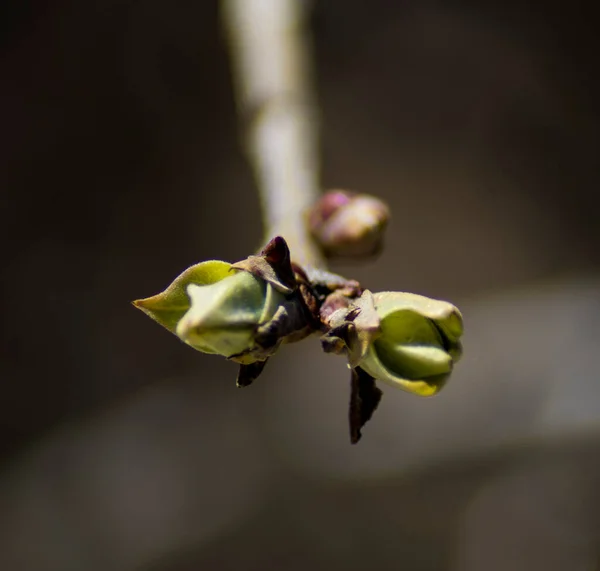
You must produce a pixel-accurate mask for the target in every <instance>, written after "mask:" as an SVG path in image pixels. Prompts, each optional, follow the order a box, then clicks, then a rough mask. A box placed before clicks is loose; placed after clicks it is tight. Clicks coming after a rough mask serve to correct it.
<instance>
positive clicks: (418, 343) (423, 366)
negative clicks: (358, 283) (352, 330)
mask: <svg viewBox="0 0 600 571" xmlns="http://www.w3.org/2000/svg"><path fill="white" fill-rule="evenodd" d="M373 298H374V303H375V310H376V312H377V315H378V317H379V319H380V329H379V334H378V335H377V337H376V338H375V339H374V340H373V341H372V343H370V345H369V348H368V350H367V352H366V355H365V356H364V357H363V359H362V360H361V361H360V364H359V366H360V367H361V369H364V370H365V371H366V372H367V373H369V374H370V375H371V376H372V377H374V378H376V379H380V380H382V381H384V382H386V383H388V384H390V385H393V386H396V387H399V388H402V389H404V390H407V391H409V392H411V393H414V394H417V395H421V396H430V395H433V394H435V393H437V392H438V391H439V390H440V389H441V388H442V386H443V385H444V383H445V381H446V380H447V379H448V377H449V376H450V373H451V372H452V367H453V365H454V363H455V362H456V361H457V360H458V359H459V358H460V355H461V345H460V337H461V335H462V332H463V324H462V316H461V314H460V312H459V311H458V309H457V308H456V307H454V306H453V305H452V304H450V303H448V302H445V301H439V300H434V299H429V298H427V297H423V296H420V295H416V294H411V293H398V292H381V293H376V294H374V296H373Z"/></svg>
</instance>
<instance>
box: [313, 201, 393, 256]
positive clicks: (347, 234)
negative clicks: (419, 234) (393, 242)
mask: <svg viewBox="0 0 600 571" xmlns="http://www.w3.org/2000/svg"><path fill="white" fill-rule="evenodd" d="M389 216H390V215H389V209H388V207H387V206H386V204H385V203H384V202H383V201H381V200H380V199H378V198H375V197H374V196H370V195H368V194H357V193H354V192H349V191H346V190H331V191H329V192H327V193H325V194H324V195H323V197H322V198H321V199H320V200H319V201H318V202H317V203H316V204H315V205H314V206H313V207H312V208H311V209H310V211H309V213H308V225H309V229H310V232H311V234H312V236H313V237H314V238H315V240H316V241H317V242H318V243H319V245H320V246H321V248H322V249H323V251H324V252H325V254H326V255H327V256H329V257H366V256H372V255H375V254H377V253H379V251H380V250H381V245H382V241H383V234H384V232H385V228H386V226H387V223H388V220H389Z"/></svg>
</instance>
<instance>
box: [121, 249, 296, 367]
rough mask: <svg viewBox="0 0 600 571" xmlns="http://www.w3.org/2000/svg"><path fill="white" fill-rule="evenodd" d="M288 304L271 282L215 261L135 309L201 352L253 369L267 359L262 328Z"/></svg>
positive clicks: (189, 272) (192, 270)
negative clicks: (259, 338) (260, 342)
mask: <svg viewBox="0 0 600 571" xmlns="http://www.w3.org/2000/svg"><path fill="white" fill-rule="evenodd" d="M284 301H285V297H284V294H283V293H281V292H280V291H278V290H277V289H276V288H275V287H273V286H272V285H271V284H270V283H268V282H267V281H265V280H263V279H261V278H260V277H257V276H255V275H253V274H251V273H249V272H247V271H243V270H238V269H235V268H234V267H233V266H232V264H228V263H226V262H221V261H214V260H213V261H208V262H202V263H200V264H196V265H195V266H192V267H191V268H188V269H187V270H186V271H185V272H183V273H182V274H181V275H180V276H178V277H177V278H176V279H175V280H174V281H173V283H172V284H171V285H170V286H169V287H168V288H167V289H166V290H165V291H163V292H161V293H159V294H157V295H155V296H153V297H149V298H146V299H140V300H137V301H134V302H133V304H134V305H135V306H136V307H137V308H139V309H141V310H142V311H143V312H144V313H146V314H147V315H149V316H150V317H151V318H152V319H154V320H155V321H157V322H158V323H160V324H161V325H162V326H163V327H166V328H167V329H168V330H169V331H171V332H172V333H175V334H176V335H177V336H178V337H179V338H180V339H181V340H182V341H184V342H185V343H187V344H188V345H190V346H191V347H193V348H194V349H197V350H198V351H202V352H204V353H213V354H219V355H223V356H224V357H227V358H233V359H234V360H236V361H238V362H240V363H252V362H254V361H256V360H259V359H264V358H266V356H267V355H263V354H262V353H261V351H262V349H259V350H257V348H256V347H255V340H254V335H255V333H256V331H257V328H258V327H259V326H260V325H262V324H265V323H267V322H269V321H270V320H271V319H272V318H273V316H274V315H275V313H276V311H277V310H278V309H279V307H280V304H282V303H283V302H284ZM270 349H273V348H272V347H271V348H270Z"/></svg>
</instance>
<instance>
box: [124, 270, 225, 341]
mask: <svg viewBox="0 0 600 571" xmlns="http://www.w3.org/2000/svg"><path fill="white" fill-rule="evenodd" d="M231 275H232V272H231V264H228V263H227V262H222V261H220V260H209V261H207V262H201V263H199V264H195V265H194V266H191V267H189V268H188V269H187V270H185V271H184V272H183V273H182V274H180V275H179V276H178V277H177V278H175V280H174V281H173V283H172V284H171V285H170V286H169V287H168V288H167V289H166V290H165V291H163V292H161V293H158V294H156V295H154V296H152V297H147V298H145V299H137V300H135V301H134V302H132V303H133V305H134V306H135V307H137V308H138V309H140V310H141V311H143V312H144V313H145V314H146V315H148V316H149V317H151V318H152V319H154V320H155V321H156V322H157V323H159V324H160V325H162V326H163V327H166V328H167V329H168V330H169V331H170V332H171V333H175V328H176V327H177V323H178V322H179V320H180V319H181V318H182V317H183V315H184V314H185V313H186V312H187V310H188V309H189V308H190V300H189V298H188V295H187V286H188V285H190V284H197V285H210V284H214V283H216V282H219V281H221V280H222V279H224V278H226V277H228V276H231Z"/></svg>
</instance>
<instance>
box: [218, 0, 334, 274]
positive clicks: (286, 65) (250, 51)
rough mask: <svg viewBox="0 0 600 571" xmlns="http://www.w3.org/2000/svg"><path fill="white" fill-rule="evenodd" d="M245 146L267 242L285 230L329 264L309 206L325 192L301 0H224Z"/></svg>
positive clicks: (297, 249)
mask: <svg viewBox="0 0 600 571" xmlns="http://www.w3.org/2000/svg"><path fill="white" fill-rule="evenodd" d="M221 6H222V11H223V19H224V23H225V27H226V30H227V33H228V38H229V43H230V50H231V59H232V62H233V70H234V83H235V87H236V93H237V100H238V106H239V109H240V112H241V114H242V116H245V117H246V118H247V126H246V133H245V147H246V152H247V154H248V159H249V161H250V164H251V166H252V168H253V170H254V173H255V177H256V181H257V185H258V189H259V194H260V199H261V206H262V212H263V219H264V226H265V234H266V236H265V242H266V241H268V240H269V239H270V238H273V237H274V236H276V235H281V236H284V237H285V239H286V241H287V242H288V244H289V246H290V250H291V252H292V255H293V256H294V261H296V262H298V263H299V264H300V265H302V266H308V267H324V266H325V262H324V260H323V258H322V256H321V254H320V251H319V249H318V248H317V246H316V245H315V243H314V242H313V240H312V239H311V237H310V235H309V233H308V231H307V228H306V221H305V212H306V211H307V209H308V208H309V207H310V206H312V205H313V204H314V203H315V202H316V201H317V199H318V197H319V195H320V189H319V182H318V170H319V161H318V153H319V145H318V134H317V131H318V126H317V122H318V120H317V111H316V105H315V96H314V91H313V87H312V69H311V65H310V62H311V50H310V46H309V45H308V44H309V42H308V40H307V30H306V29H305V26H304V20H305V17H306V2H304V1H302V0H222V3H221Z"/></svg>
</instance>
